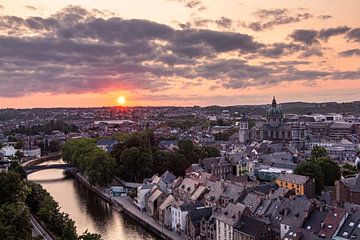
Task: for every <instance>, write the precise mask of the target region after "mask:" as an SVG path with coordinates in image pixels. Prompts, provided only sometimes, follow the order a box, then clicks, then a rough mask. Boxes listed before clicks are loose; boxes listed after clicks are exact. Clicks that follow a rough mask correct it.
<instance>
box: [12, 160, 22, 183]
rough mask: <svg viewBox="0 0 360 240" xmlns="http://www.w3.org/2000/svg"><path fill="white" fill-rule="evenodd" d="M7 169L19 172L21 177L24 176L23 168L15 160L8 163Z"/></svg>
mask: <svg viewBox="0 0 360 240" xmlns="http://www.w3.org/2000/svg"><path fill="white" fill-rule="evenodd" d="M9 171H10V172H14V173H17V174H19V176H20V178H21V179H25V178H26V172H25V170H24V169H23V167H22V166H21V165H20V164H19V163H18V162H17V161H12V162H11V163H10V167H9Z"/></svg>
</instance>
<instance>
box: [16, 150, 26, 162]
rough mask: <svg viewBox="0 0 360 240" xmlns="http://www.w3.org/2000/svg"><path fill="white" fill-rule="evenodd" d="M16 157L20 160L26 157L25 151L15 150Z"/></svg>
mask: <svg viewBox="0 0 360 240" xmlns="http://www.w3.org/2000/svg"><path fill="white" fill-rule="evenodd" d="M15 157H16V158H17V159H19V160H21V159H22V158H23V157H24V153H23V152H20V151H19V150H17V151H16V152H15Z"/></svg>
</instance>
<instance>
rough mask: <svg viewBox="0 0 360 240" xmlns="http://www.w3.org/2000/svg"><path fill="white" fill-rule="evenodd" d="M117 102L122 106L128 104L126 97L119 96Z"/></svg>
mask: <svg viewBox="0 0 360 240" xmlns="http://www.w3.org/2000/svg"><path fill="white" fill-rule="evenodd" d="M117 102H118V104H120V105H124V104H125V103H126V98H125V97H124V96H119V97H118V99H117Z"/></svg>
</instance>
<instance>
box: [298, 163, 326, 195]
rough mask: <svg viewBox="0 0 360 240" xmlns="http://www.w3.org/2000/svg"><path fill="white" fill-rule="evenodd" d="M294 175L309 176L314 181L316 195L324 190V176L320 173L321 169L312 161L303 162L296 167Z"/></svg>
mask: <svg viewBox="0 0 360 240" xmlns="http://www.w3.org/2000/svg"><path fill="white" fill-rule="evenodd" d="M294 173H295V174H298V175H303V176H309V177H310V178H312V179H315V185H316V194H320V193H321V191H322V190H323V189H324V176H323V174H322V172H321V168H320V167H319V165H318V164H316V163H315V162H313V161H305V162H303V163H300V164H299V165H297V167H296V168H295V170H294Z"/></svg>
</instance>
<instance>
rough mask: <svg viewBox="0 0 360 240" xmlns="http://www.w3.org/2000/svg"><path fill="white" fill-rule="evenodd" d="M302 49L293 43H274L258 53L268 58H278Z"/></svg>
mask: <svg viewBox="0 0 360 240" xmlns="http://www.w3.org/2000/svg"><path fill="white" fill-rule="evenodd" d="M303 49H304V48H303V47H302V46H300V45H298V44H295V43H274V44H272V45H269V46H267V47H266V48H262V49H261V50H260V51H259V52H260V53H261V55H262V56H264V57H268V58H280V57H283V56H287V55H290V54H293V53H296V52H299V51H301V50H303Z"/></svg>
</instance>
